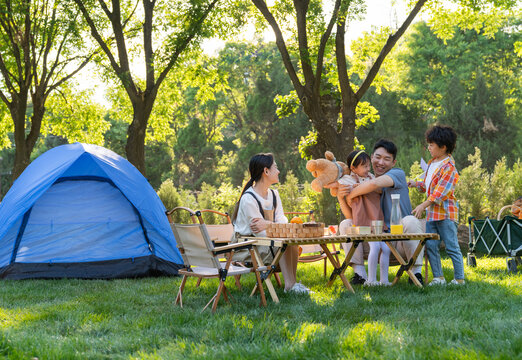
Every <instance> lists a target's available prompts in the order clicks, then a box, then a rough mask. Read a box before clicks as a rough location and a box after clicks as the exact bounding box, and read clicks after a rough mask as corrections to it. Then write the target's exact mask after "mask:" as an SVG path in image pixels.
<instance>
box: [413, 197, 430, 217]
mask: <svg viewBox="0 0 522 360" xmlns="http://www.w3.org/2000/svg"><path fill="white" fill-rule="evenodd" d="M431 204H432V202H431V201H428V200H426V201H425V202H423V203H422V204H420V205H419V206H417V207H416V208H415V209H413V211H412V212H411V213H412V215H414V216H415V217H416V218H417V219H420V218H421V217H422V213H423V212H424V210H426V208H427V207H428V206H430V205H431Z"/></svg>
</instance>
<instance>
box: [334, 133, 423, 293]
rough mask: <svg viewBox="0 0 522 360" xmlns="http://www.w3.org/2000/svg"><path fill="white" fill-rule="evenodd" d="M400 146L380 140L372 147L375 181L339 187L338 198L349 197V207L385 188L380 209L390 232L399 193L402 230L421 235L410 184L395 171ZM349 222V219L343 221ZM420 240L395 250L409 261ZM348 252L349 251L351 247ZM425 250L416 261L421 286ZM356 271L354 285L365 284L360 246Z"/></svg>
mask: <svg viewBox="0 0 522 360" xmlns="http://www.w3.org/2000/svg"><path fill="white" fill-rule="evenodd" d="M396 156H397V147H396V146H395V144H394V143H393V142H391V141H389V140H385V139H381V140H379V141H378V142H377V143H376V144H375V146H374V147H373V153H372V167H373V172H374V173H375V179H373V180H370V181H365V182H364V183H362V184H360V185H359V186H357V187H354V188H352V187H351V186H349V185H339V190H338V196H347V198H346V200H347V202H348V203H349V204H350V203H351V200H352V199H353V198H354V197H356V196H360V195H364V194H368V193H370V192H372V191H375V190H378V189H382V195H381V208H382V211H383V214H384V222H385V224H386V226H387V227H388V229H389V228H390V215H391V204H392V201H391V194H400V195H401V197H400V208H401V214H402V216H403V218H402V225H403V231H404V233H406V234H415V233H422V232H423V230H422V226H421V223H420V221H419V220H418V219H417V218H416V217H415V216H412V215H410V214H411V202H410V196H409V192H408V183H407V182H406V175H405V173H404V171H403V170H402V169H400V168H395V167H394V166H395V164H396V162H397V159H396ZM344 221H346V220H344ZM339 228H340V229H339V230H340V232H341V234H342V229H343V228H344V226H343V223H342V222H341V225H340V227H339ZM418 243H419V241H418V240H417V241H412V240H409V241H400V242H397V244H396V248H397V250H398V251H399V253H400V254H401V256H403V257H406V258H407V259H410V258H411V256H412V255H413V252H414V251H415V249H416V248H417V245H418ZM347 245H349V246H348V247H347V249H349V248H350V246H351V244H347ZM423 255H424V249H423V250H422V251H421V253H420V254H419V256H418V257H417V259H416V261H415V265H414V266H413V268H412V271H413V272H414V273H415V276H416V277H417V279H419V281H420V283H421V284H424V283H423V280H422V275H421V269H422V257H423ZM351 265H352V267H353V269H354V273H355V274H354V277H353V278H352V281H351V282H352V284H364V282H365V281H366V278H367V276H366V269H365V267H364V257H363V251H362V246H359V247H357V249H356V251H355V253H354V255H353V257H352V263H351Z"/></svg>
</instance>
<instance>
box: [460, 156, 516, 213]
mask: <svg viewBox="0 0 522 360" xmlns="http://www.w3.org/2000/svg"><path fill="white" fill-rule="evenodd" d="M469 161H470V163H471V165H469V166H468V167H466V168H464V169H462V171H460V179H459V183H458V184H457V187H456V190H455V196H456V197H457V200H458V201H459V204H460V219H461V222H465V221H467V218H468V216H474V217H476V218H484V217H485V216H489V217H491V218H496V217H497V214H498V212H499V210H500V209H501V208H502V207H503V206H505V205H510V204H512V203H513V201H515V199H517V198H518V197H520V196H521V195H522V192H521V189H522V163H521V161H520V159H518V160H517V162H516V163H515V164H514V165H513V168H512V169H509V168H508V167H507V165H506V159H505V158H502V159H501V160H499V161H497V164H496V165H495V168H494V170H493V171H492V172H491V173H488V171H487V170H486V169H484V168H483V166H482V160H481V151H480V149H478V148H475V154H473V155H470V156H469ZM503 215H506V214H503Z"/></svg>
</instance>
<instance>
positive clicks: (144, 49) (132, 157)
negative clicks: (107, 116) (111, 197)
mask: <svg viewBox="0 0 522 360" xmlns="http://www.w3.org/2000/svg"><path fill="white" fill-rule="evenodd" d="M74 2H75V3H76V5H77V6H78V8H79V9H80V11H81V12H82V14H83V17H84V18H85V20H86V21H87V23H88V24H89V27H90V29H91V34H92V36H93V38H94V39H95V41H96V42H97V43H98V44H99V45H100V47H101V49H102V51H103V53H104V54H105V56H106V58H107V59H108V61H109V63H110V68H111V69H112V71H113V72H114V74H115V75H116V77H117V79H118V80H119V82H121V85H122V86H123V87H124V88H125V91H126V93H127V96H128V97H129V100H130V102H131V104H132V108H133V118H132V122H131V123H130V125H129V127H128V131H127V144H126V146H125V152H126V155H127V159H128V160H129V161H130V162H131V163H132V164H134V165H135V166H136V167H137V168H138V169H139V170H140V171H141V172H142V173H145V137H146V131H147V125H148V121H149V117H150V114H151V112H152V108H153V106H154V102H155V100H156V97H157V94H158V91H159V88H160V86H161V84H162V83H163V82H164V80H165V79H166V77H167V75H168V74H169V72H170V71H171V70H172V69H173V68H174V67H175V65H176V63H177V62H178V59H179V58H180V56H181V55H182V53H183V52H185V51H186V50H187V49H189V48H190V47H191V46H193V45H195V44H197V43H198V41H199V40H201V39H203V38H205V37H210V36H212V35H214V34H215V33H216V31H217V29H223V28H229V29H232V28H234V27H235V25H236V24H235V23H234V21H232V20H231V19H230V18H227V17H226V16H224V15H223V14H222V13H220V14H217V15H219V16H217V15H216V16H214V17H213V18H212V19H211V18H209V15H210V14H211V12H216V11H217V10H218V5H217V4H218V0H191V1H183V0H179V1H168V0H111V1H105V0H74ZM140 4H141V7H140V6H139V5H140ZM226 6H231V3H230V2H228V1H224V2H222V3H221V4H220V8H219V9H220V10H222V9H223V8H225V7H226ZM232 9H234V7H232ZM227 20H229V21H228V22H227ZM211 23H212V26H214V28H213V27H212V26H211ZM139 42H141V45H138V43H139ZM134 53H137V54H139V56H140V58H139V61H141V62H142V63H143V64H144V65H143V66H144V67H145V80H144V81H142V80H141V79H140V78H139V76H138V75H137V74H136V69H135V68H133V66H132V62H133V60H136V58H133V54H134Z"/></svg>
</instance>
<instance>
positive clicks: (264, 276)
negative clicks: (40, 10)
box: [250, 245, 286, 303]
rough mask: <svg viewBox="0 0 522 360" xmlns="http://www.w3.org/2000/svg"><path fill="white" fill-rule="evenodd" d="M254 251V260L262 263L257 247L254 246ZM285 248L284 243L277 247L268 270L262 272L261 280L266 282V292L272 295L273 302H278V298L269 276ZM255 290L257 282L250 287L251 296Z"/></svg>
mask: <svg viewBox="0 0 522 360" xmlns="http://www.w3.org/2000/svg"><path fill="white" fill-rule="evenodd" d="M253 248H254V253H255V256H256V260H257V263H258V264H263V260H262V259H261V255H259V251H257V247H256V246H254V247H253ZM285 250H286V245H285V246H283V247H281V248H279V249H278V250H277V252H276V253H275V257H274V260H272V263H271V264H270V265H269V266H268V268H269V269H268V270H267V271H264V272H263V274H262V279H263V282H264V283H265V284H266V287H267V289H268V292H269V293H270V296H271V297H272V301H273V302H275V303H279V298H278V297H277V293H276V291H275V289H274V285H273V284H272V280H271V279H270V277H271V276H272V274H273V273H274V270H275V268H276V267H277V264H279V260H281V256H283V252H284V251H285ZM256 290H257V283H256V285H255V286H254V288H253V289H252V293H251V294H250V296H253V295H254V294H255V292H256Z"/></svg>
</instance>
